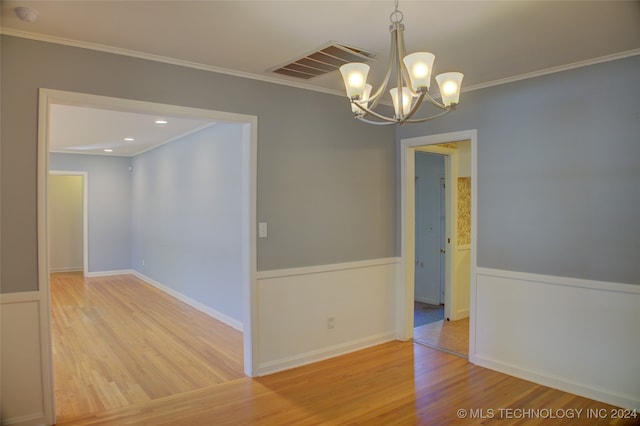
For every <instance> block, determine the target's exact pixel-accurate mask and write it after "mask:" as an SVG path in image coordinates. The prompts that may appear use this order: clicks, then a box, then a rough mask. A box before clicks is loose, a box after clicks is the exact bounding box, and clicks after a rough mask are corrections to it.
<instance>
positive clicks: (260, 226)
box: [258, 222, 267, 238]
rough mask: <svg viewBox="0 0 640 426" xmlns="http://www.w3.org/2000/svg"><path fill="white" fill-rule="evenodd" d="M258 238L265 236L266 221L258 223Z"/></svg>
mask: <svg viewBox="0 0 640 426" xmlns="http://www.w3.org/2000/svg"><path fill="white" fill-rule="evenodd" d="M258 238H267V222H260V223H258Z"/></svg>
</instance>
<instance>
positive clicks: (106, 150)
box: [104, 148, 113, 152]
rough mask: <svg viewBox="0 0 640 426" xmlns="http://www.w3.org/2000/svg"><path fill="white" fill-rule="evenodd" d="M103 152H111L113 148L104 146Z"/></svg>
mask: <svg viewBox="0 0 640 426" xmlns="http://www.w3.org/2000/svg"><path fill="white" fill-rule="evenodd" d="M104 152H113V150H112V149H110V148H106V149H105V150H104Z"/></svg>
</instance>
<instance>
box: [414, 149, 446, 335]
mask: <svg viewBox="0 0 640 426" xmlns="http://www.w3.org/2000/svg"><path fill="white" fill-rule="evenodd" d="M445 159H446V157H445V156H444V155H442V154H433V153H429V152H416V155H415V174H416V176H415V209H416V213H415V243H416V244H415V257H416V260H415V277H414V281H415V285H414V292H415V293H414V298H415V304H414V328H416V327H420V326H423V325H426V324H429V323H432V322H435V321H439V320H442V319H443V318H444V304H445V298H444V291H445V285H444V282H445V257H446V249H445V248H446V226H445V224H446V213H447V212H446V208H445V201H446V200H445V198H446V197H445V188H446V184H445Z"/></svg>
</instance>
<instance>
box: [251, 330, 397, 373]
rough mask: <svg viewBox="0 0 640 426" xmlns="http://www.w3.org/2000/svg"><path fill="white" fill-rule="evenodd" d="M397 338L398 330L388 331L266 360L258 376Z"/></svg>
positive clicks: (260, 367)
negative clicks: (269, 360) (273, 359)
mask: <svg viewBox="0 0 640 426" xmlns="http://www.w3.org/2000/svg"><path fill="white" fill-rule="evenodd" d="M392 340H396V332H395V330H394V331H390V332H388V333H382V334H379V335H376V336H370V337H366V338H363V339H358V340H354V341H351V342H347V343H343V344H340V345H334V346H330V347H327V348H322V349H319V350H315V351H311V352H306V353H302V354H297V355H294V356H291V357H287V358H283V359H279V360H275V361H271V362H265V363H263V364H260V366H259V367H258V376H264V375H267V374H272V373H277V372H279V371H284V370H288V369H291V368H295V367H299V366H301V365H306V364H311V363H314V362H318V361H323V360H325V359H329V358H333V357H336V356H339V355H345V354H348V353H351V352H355V351H359V350H362V349H366V348H369V347H372V346H376V345H380V344H382V343H386V342H390V341H392Z"/></svg>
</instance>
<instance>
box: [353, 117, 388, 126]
mask: <svg viewBox="0 0 640 426" xmlns="http://www.w3.org/2000/svg"><path fill="white" fill-rule="evenodd" d="M356 118H357V119H358V120H360V121H362V122H363V123H367V124H375V125H376V126H388V125H390V124H398V122H397V121H395V120H394V121H373V120H367V119H366V118H364V117H356Z"/></svg>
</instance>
